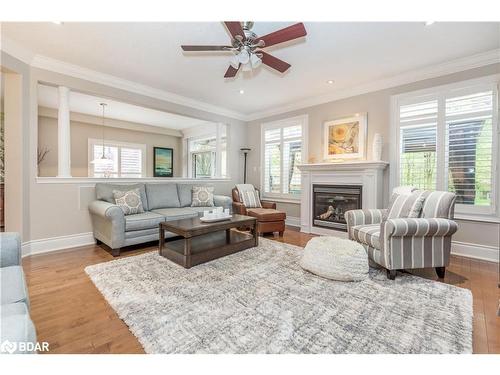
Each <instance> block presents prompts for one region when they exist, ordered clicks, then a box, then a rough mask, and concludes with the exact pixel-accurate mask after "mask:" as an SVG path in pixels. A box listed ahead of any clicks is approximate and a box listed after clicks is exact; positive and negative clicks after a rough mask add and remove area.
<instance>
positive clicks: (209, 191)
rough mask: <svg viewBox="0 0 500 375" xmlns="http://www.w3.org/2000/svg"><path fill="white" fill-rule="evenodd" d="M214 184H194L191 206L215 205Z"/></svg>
mask: <svg viewBox="0 0 500 375" xmlns="http://www.w3.org/2000/svg"><path fill="white" fill-rule="evenodd" d="M213 206H214V188H213V186H193V189H192V194H191V207H213Z"/></svg>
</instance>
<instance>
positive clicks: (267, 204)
mask: <svg viewBox="0 0 500 375" xmlns="http://www.w3.org/2000/svg"><path fill="white" fill-rule="evenodd" d="M260 204H261V205H262V208H272V209H274V210H275V209H276V203H275V202H269V201H260Z"/></svg>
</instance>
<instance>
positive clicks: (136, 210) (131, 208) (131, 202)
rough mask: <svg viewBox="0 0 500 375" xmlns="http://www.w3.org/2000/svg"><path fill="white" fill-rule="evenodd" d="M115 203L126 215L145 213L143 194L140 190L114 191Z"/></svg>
mask: <svg viewBox="0 0 500 375" xmlns="http://www.w3.org/2000/svg"><path fill="white" fill-rule="evenodd" d="M113 196H114V197H115V203H116V205H117V206H119V207H120V208H121V209H122V211H123V213H124V214H125V215H133V214H141V213H143V212H144V207H143V206H142V200H141V192H140V190H139V189H132V190H128V191H120V190H113Z"/></svg>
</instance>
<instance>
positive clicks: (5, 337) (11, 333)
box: [0, 313, 36, 354]
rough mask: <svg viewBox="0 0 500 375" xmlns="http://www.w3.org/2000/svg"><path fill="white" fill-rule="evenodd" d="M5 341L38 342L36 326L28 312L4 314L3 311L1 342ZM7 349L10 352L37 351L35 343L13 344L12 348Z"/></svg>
mask: <svg viewBox="0 0 500 375" xmlns="http://www.w3.org/2000/svg"><path fill="white" fill-rule="evenodd" d="M5 341H10V342H11V343H21V342H22V343H32V344H35V343H36V331H35V326H34V325H33V322H32V321H31V319H30V317H29V315H28V314H14V315H6V316H4V315H3V313H2V315H1V316H0V342H2V343H3V342H5ZM4 348H5V347H4ZM5 350H6V351H7V353H9V354H14V353H35V352H36V348H35V345H30V346H27V345H23V346H21V345H13V346H12V349H10V347H8V348H5ZM31 350H33V352H32V351H31ZM0 353H1V352H0Z"/></svg>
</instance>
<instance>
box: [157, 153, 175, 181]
mask: <svg viewBox="0 0 500 375" xmlns="http://www.w3.org/2000/svg"><path fill="white" fill-rule="evenodd" d="M153 153H154V155H153V160H154V162H153V164H154V170H153V176H154V177H173V176H174V150H173V149H171V148H166V147H153Z"/></svg>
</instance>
